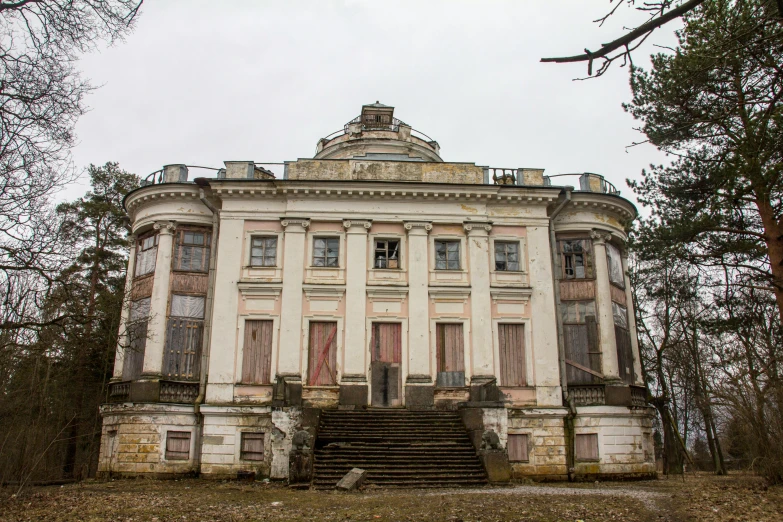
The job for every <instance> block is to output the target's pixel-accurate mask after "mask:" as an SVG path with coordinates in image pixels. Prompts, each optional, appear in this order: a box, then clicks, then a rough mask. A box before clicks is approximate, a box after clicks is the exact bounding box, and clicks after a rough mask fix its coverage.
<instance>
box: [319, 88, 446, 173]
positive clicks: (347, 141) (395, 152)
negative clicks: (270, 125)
mask: <svg viewBox="0 0 783 522" xmlns="http://www.w3.org/2000/svg"><path fill="white" fill-rule="evenodd" d="M439 153H440V146H439V145H438V142H437V141H435V140H433V139H432V138H430V137H429V136H427V135H426V134H424V133H422V132H419V131H417V130H414V129H413V128H411V126H410V125H408V124H407V123H405V122H404V121H402V120H398V119H397V118H395V117H394V107H390V106H388V105H384V104H382V103H380V102H377V101H376V102H375V103H371V104H368V105H363V106H362V112H361V114H360V115H359V116H357V117H355V118H354V119H352V120H351V121H349V122H348V123H346V124H345V125H344V126H343V128H342V129H341V130H339V131H336V132H333V133H332V134H330V135H329V136H327V137H325V138H321V139H320V140H319V141H318V147H317V150H316V154H315V159H357V160H359V159H364V160H370V161H372V160H382V161H443V160H442V159H441V157H440V154H439Z"/></svg>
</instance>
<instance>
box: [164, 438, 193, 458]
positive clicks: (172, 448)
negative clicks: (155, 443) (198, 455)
mask: <svg viewBox="0 0 783 522" xmlns="http://www.w3.org/2000/svg"><path fill="white" fill-rule="evenodd" d="M189 458H190V432H189V431H167V432H166V459H167V460H188V459H189Z"/></svg>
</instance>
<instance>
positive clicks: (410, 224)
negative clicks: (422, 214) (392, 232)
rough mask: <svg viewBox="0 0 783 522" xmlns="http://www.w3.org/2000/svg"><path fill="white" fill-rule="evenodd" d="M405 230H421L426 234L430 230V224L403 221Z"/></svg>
mask: <svg viewBox="0 0 783 522" xmlns="http://www.w3.org/2000/svg"><path fill="white" fill-rule="evenodd" d="M403 223H404V226H405V230H407V231H408V232H410V231H411V230H417V229H423V230H425V231H426V232H429V231H430V230H432V222H430V221H403Z"/></svg>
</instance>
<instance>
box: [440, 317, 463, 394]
mask: <svg viewBox="0 0 783 522" xmlns="http://www.w3.org/2000/svg"><path fill="white" fill-rule="evenodd" d="M435 337H436V343H437V346H436V347H437V350H438V380H437V383H436V384H437V385H438V386H442V387H445V388H454V387H461V386H465V341H464V339H465V338H464V336H463V332H462V323H454V324H450V323H439V324H437V325H436V328H435Z"/></svg>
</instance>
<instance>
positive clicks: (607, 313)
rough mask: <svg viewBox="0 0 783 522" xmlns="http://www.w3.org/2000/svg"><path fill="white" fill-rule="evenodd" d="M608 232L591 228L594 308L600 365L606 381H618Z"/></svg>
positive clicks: (618, 369)
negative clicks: (607, 250) (598, 337)
mask: <svg viewBox="0 0 783 522" xmlns="http://www.w3.org/2000/svg"><path fill="white" fill-rule="evenodd" d="M610 237H611V235H610V234H609V233H608V232H604V231H601V230H593V231H592V233H591V234H590V238H592V240H593V262H594V264H595V308H596V315H597V316H598V317H596V319H597V321H598V330H599V335H600V342H599V344H600V346H601V365H602V369H603V374H604V381H605V382H606V383H612V382H619V381H620V368H619V364H618V362H617V341H616V340H615V338H614V314H613V313H612V289H611V286H610V283H609V263H608V262H607V260H606V241H607V240H608V239H609V238H610Z"/></svg>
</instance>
